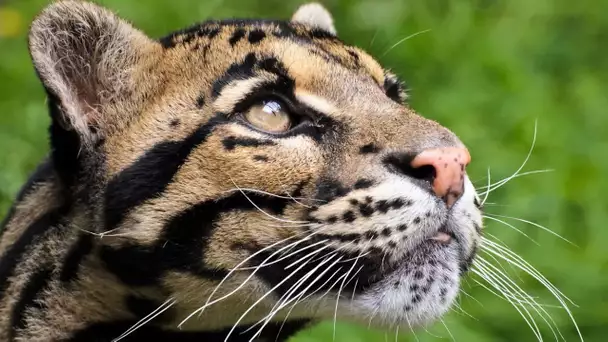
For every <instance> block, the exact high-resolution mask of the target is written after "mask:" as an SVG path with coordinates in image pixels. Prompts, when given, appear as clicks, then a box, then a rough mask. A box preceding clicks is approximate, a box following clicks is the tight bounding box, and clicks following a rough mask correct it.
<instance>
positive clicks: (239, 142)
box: [222, 135, 276, 151]
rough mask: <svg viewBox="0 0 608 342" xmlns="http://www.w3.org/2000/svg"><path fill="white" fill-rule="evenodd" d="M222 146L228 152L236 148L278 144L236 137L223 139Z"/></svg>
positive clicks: (265, 140)
mask: <svg viewBox="0 0 608 342" xmlns="http://www.w3.org/2000/svg"><path fill="white" fill-rule="evenodd" d="M222 144H224V147H225V148H226V150H228V151H232V150H234V148H235V147H236V146H243V147H260V146H271V145H276V143H275V142H274V141H272V140H268V139H253V138H244V137H235V136H232V135H231V136H229V137H226V138H224V139H222Z"/></svg>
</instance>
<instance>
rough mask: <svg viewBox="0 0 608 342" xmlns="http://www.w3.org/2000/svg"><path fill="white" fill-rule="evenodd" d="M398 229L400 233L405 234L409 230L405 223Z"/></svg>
mask: <svg viewBox="0 0 608 342" xmlns="http://www.w3.org/2000/svg"><path fill="white" fill-rule="evenodd" d="M397 229H398V230H399V231H400V232H404V231H405V230H406V229H407V224H405V223H403V224H400V225H399V226H398V227H397Z"/></svg>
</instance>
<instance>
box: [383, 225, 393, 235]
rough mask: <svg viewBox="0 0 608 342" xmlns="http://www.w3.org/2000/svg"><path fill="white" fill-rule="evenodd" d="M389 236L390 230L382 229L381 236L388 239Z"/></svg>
mask: <svg viewBox="0 0 608 342" xmlns="http://www.w3.org/2000/svg"><path fill="white" fill-rule="evenodd" d="M391 234H392V231H391V229H390V228H388V227H386V228H384V229H382V235H384V236H386V237H388V236H391Z"/></svg>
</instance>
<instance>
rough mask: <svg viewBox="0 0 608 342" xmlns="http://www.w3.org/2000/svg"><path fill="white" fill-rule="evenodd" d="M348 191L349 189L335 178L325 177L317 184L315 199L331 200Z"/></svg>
mask: <svg viewBox="0 0 608 342" xmlns="http://www.w3.org/2000/svg"><path fill="white" fill-rule="evenodd" d="M348 192H349V189H348V188H346V187H344V185H342V183H340V182H339V181H337V180H332V179H327V180H323V181H321V182H320V183H319V184H318V185H317V195H316V199H319V200H321V201H324V202H331V201H333V200H334V199H336V198H337V197H343V196H345V195H346V194H347V193H348Z"/></svg>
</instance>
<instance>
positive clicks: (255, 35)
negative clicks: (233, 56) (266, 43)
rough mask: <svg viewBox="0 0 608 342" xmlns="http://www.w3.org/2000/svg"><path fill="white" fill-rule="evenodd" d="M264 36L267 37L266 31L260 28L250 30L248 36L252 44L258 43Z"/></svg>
mask: <svg viewBox="0 0 608 342" xmlns="http://www.w3.org/2000/svg"><path fill="white" fill-rule="evenodd" d="M264 38H266V33H265V32H264V31H262V30H260V29H255V30H253V31H251V32H249V37H247V39H248V40H249V42H250V43H251V44H257V43H259V42H260V41H261V40H262V39H264Z"/></svg>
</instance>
